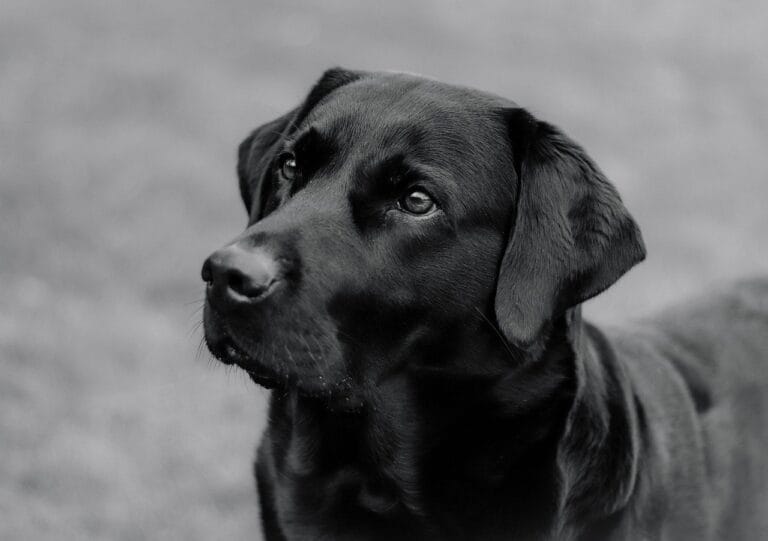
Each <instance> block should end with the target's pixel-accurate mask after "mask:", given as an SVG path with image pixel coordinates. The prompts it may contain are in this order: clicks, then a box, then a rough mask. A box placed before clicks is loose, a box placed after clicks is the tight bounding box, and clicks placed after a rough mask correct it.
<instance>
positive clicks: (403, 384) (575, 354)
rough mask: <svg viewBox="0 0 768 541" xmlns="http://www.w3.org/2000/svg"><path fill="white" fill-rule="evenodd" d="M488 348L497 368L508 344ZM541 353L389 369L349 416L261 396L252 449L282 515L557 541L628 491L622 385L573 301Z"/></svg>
mask: <svg viewBox="0 0 768 541" xmlns="http://www.w3.org/2000/svg"><path fill="white" fill-rule="evenodd" d="M556 333H561V336H557V335H556ZM492 349H493V350H494V352H493V354H494V355H496V357H497V358H496V359H493V360H492V361H491V364H492V362H499V363H501V364H503V363H504V362H505V361H504V357H507V360H506V362H507V366H508V352H507V351H505V350H504V349H503V348H501V347H499V346H498V344H497V345H496V346H494V348H492ZM543 351H544V352H543V354H542V355H541V356H540V358H537V359H533V360H528V361H527V362H524V363H522V364H520V365H519V366H516V367H513V368H507V370H506V373H499V374H493V375H483V376H482V377H472V378H468V379H465V380H456V379H454V378H447V379H444V380H441V379H440V378H434V377H430V375H427V376H425V375H424V374H422V373H419V372H416V373H410V374H407V375H403V376H402V377H399V378H392V379H391V380H389V381H387V382H386V383H384V384H382V386H381V388H380V389H379V391H380V392H379V393H378V394H377V396H376V399H375V400H373V401H371V402H370V403H368V404H366V405H365V407H364V408H362V409H361V410H360V411H330V410H328V409H327V408H323V407H320V406H319V405H318V403H317V400H316V399H309V398H304V397H302V396H300V395H298V394H296V393H290V392H289V393H274V394H273V398H272V403H271V412H270V419H271V422H270V427H269V430H268V434H267V438H266V440H265V445H270V446H272V449H273V453H271V455H272V456H273V457H275V459H274V462H275V463H274V464H273V467H274V469H275V471H276V473H277V474H278V475H277V478H279V479H282V480H283V481H288V482H287V483H285V485H284V486H283V487H282V490H288V491H290V496H288V495H286V497H284V498H283V501H292V502H294V503H293V505H294V506H296V508H295V509H293V510H291V511H290V513H291V514H292V515H293V516H294V517H296V519H297V520H298V519H301V517H306V516H312V515H313V514H315V513H318V512H320V511H319V510H321V509H325V511H326V514H327V515H328V516H332V517H333V516H336V517H343V520H344V521H349V520H353V521H354V518H351V517H355V516H357V517H359V520H360V524H375V522H376V519H377V518H380V520H381V524H380V525H379V526H377V528H379V530H378V531H385V530H381V528H386V527H389V525H393V524H394V525H398V524H401V525H402V531H411V532H413V531H418V528H419V524H420V523H421V522H422V520H421V519H423V518H427V517H428V518H429V521H424V522H429V523H439V524H442V525H443V527H444V530H443V531H442V532H440V535H439V536H438V537H440V538H448V539H451V538H457V539H459V538H472V536H474V537H477V538H483V537H482V536H479V534H480V533H481V532H479V531H478V527H479V526H478V524H486V525H487V526H488V529H489V531H491V530H492V531H499V529H500V528H499V527H500V526H503V529H504V531H508V532H510V533H512V534H514V533H515V532H517V533H518V534H519V535H521V536H523V535H528V534H530V533H531V532H539V533H541V532H542V531H545V530H547V531H550V532H552V531H555V532H556V533H557V534H559V535H560V536H561V537H562V538H566V536H567V535H571V533H573V531H574V530H573V524H574V523H575V522H579V523H584V522H585V518H588V519H589V521H590V522H592V523H593V524H599V523H601V521H602V520H603V519H605V518H606V517H608V516H610V515H611V514H613V513H615V512H617V511H618V510H619V508H618V507H617V505H616V503H615V502H619V504H621V503H622V502H624V503H625V502H626V501H627V499H628V498H629V495H630V494H631V492H632V490H633V486H634V478H635V472H636V467H635V466H636V461H637V456H638V449H637V445H638V441H639V438H638V435H637V431H638V428H637V426H638V418H637V412H636V410H635V404H633V403H629V402H627V399H626V397H628V396H632V393H631V389H627V388H626V386H627V385H628V384H627V380H626V378H625V377H624V375H623V373H622V371H621V367H620V365H619V364H618V363H617V362H616V359H615V358H613V356H612V352H611V350H610V348H609V347H608V346H607V344H606V343H604V341H603V340H602V336H601V335H600V333H599V332H598V331H597V330H596V329H594V328H593V327H591V326H589V325H586V324H583V323H582V322H581V317H580V313H579V311H578V310H572V311H570V312H569V313H568V314H566V316H565V317H564V318H563V321H562V322H558V324H556V325H555V326H554V328H553V331H552V337H551V339H550V340H549V344H548V346H547V347H546V348H544V349H543ZM626 391H629V392H626ZM278 484H280V482H278ZM277 490H281V488H280V487H277ZM601 501H604V502H606V505H601V503H600V502H601ZM607 502H611V506H609V505H608V503H607ZM494 505H498V508H494V507H493V506H494ZM590 509H600V510H601V511H599V512H597V513H595V512H593V511H588V510H590ZM283 512H288V511H287V510H284V511H283ZM587 513H592V514H593V515H594V516H590V515H588V514H587ZM554 517H557V520H554V519H553V518H554ZM406 524H407V526H406ZM340 527H341V526H340ZM361 527H362V526H361ZM464 528H470V529H469V530H464ZM396 532H399V530H394V531H391V532H390V533H391V534H393V535H394V533H396ZM470 532H471V533H472V536H469V537H468V534H469V533H470ZM356 535H360V534H359V533H358V534H356ZM423 535H425V536H427V537H428V536H429V533H428V532H423ZM361 538H365V537H362V536H361Z"/></svg>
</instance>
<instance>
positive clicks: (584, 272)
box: [495, 108, 645, 349]
mask: <svg viewBox="0 0 768 541" xmlns="http://www.w3.org/2000/svg"><path fill="white" fill-rule="evenodd" d="M504 117H505V122H506V125H507V127H508V134H509V138H510V141H511V144H512V155H513V163H514V167H515V172H516V174H517V186H518V187H517V197H516V208H515V215H514V222H513V225H512V228H511V230H510V233H509V239H508V241H507V247H506V252H505V254H504V256H503V258H502V261H501V266H500V268H499V276H498V283H497V290H496V299H495V310H496V317H497V321H498V323H499V327H500V328H501V330H502V332H503V333H504V335H505V336H506V338H507V339H508V340H509V341H510V342H511V343H512V344H514V345H516V346H517V347H519V348H521V349H531V348H532V347H533V346H534V345H535V344H537V343H539V342H541V340H542V338H544V337H545V336H546V335H547V334H548V329H549V328H550V326H551V324H552V323H553V322H554V321H555V320H556V318H557V317H559V316H560V315H561V314H563V313H564V312H565V310H567V309H568V308H570V307H572V306H575V305H577V304H579V303H581V302H583V301H585V300H587V299H589V298H591V297H593V296H595V295H597V294H598V293H600V292H601V291H603V290H604V289H606V288H607V287H608V286H610V285H611V284H613V283H614V282H615V281H616V280H618V279H619V278H620V277H621V276H622V275H623V274H624V273H625V272H627V271H628V270H629V269H630V268H631V267H633V266H634V265H635V264H637V263H639V262H640V261H642V260H643V259H644V258H645V247H644V245H643V240H642V237H641V235H640V230H639V229H638V227H637V224H636V223H635V221H634V220H633V219H632V217H631V216H630V215H629V212H628V211H627V209H626V208H625V207H624V205H623V203H622V202H621V198H620V197H619V194H618V193H617V192H616V189H615V188H614V187H613V186H612V185H611V183H610V182H609V181H608V179H606V178H605V176H603V174H602V172H601V171H600V170H599V169H598V168H597V166H596V165H595V164H594V163H593V162H592V160H591V159H590V158H589V157H588V156H587V154H586V153H585V152H584V150H583V149H582V148H581V147H580V146H578V145H577V144H576V143H574V142H573V141H572V140H570V139H569V138H568V137H566V136H565V135H564V134H563V133H561V132H560V131H559V130H558V129H556V128H555V127H553V126H551V125H549V124H547V123H545V122H541V121H539V120H537V119H536V118H534V117H533V116H532V115H531V114H529V113H528V112H527V111H525V110H523V109H518V108H513V109H508V110H505V111H504Z"/></svg>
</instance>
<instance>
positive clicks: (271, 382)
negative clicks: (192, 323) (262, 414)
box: [205, 311, 279, 389]
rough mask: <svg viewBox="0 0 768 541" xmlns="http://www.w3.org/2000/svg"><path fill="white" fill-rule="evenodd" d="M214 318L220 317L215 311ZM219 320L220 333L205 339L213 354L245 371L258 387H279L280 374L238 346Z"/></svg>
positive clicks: (223, 361) (225, 362)
mask: <svg viewBox="0 0 768 541" xmlns="http://www.w3.org/2000/svg"><path fill="white" fill-rule="evenodd" d="M213 316H214V317H218V314H216V313H215V311H214V313H213ZM218 319H219V324H218V325H219V329H218V331H216V332H213V333H211V334H212V335H213V336H209V335H206V339H205V341H206V344H207V345H208V350H209V351H210V352H211V354H213V356H214V357H216V359H218V360H219V361H221V362H222V363H224V364H226V365H236V366H238V367H240V368H242V369H243V370H245V371H246V372H247V373H248V375H249V376H250V378H251V379H252V380H253V381H254V383H256V384H257V385H261V386H262V387H266V388H268V389H271V388H273V387H275V386H277V383H278V381H279V378H278V374H277V373H275V371H274V370H271V369H269V368H267V367H266V366H264V365H263V363H261V362H259V360H258V359H257V358H256V357H255V356H253V355H251V354H249V353H248V352H247V351H246V350H245V348H243V347H241V346H240V345H238V344H237V342H236V341H235V340H234V338H233V337H232V335H231V333H230V332H229V331H228V329H226V328H224V327H223V326H222V323H221V319H220V318H218Z"/></svg>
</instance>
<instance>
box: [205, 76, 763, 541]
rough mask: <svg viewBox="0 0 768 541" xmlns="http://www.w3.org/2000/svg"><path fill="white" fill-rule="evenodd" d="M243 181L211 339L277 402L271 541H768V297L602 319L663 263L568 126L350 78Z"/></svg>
mask: <svg viewBox="0 0 768 541" xmlns="http://www.w3.org/2000/svg"><path fill="white" fill-rule="evenodd" d="M237 173H238V176H239V187H240V192H241V195H242V198H243V201H244V203H245V206H246V208H247V210H248V213H249V221H248V226H247V228H246V229H245V231H244V232H243V233H242V234H240V235H239V236H238V237H237V238H235V239H234V240H233V241H232V242H231V243H229V244H227V245H226V246H225V247H223V248H221V249H220V250H218V251H216V252H214V253H213V254H212V255H211V256H210V257H209V258H208V259H207V260H206V261H205V263H204V265H203V268H202V277H203V280H204V281H205V283H206V303H205V309H204V328H205V337H206V342H207V345H208V348H209V349H210V351H211V352H212V353H213V355H214V356H216V357H217V358H218V359H220V360H221V361H223V362H224V363H228V364H235V365H238V366H240V367H241V368H243V369H244V370H246V371H247V372H248V374H250V377H251V378H252V379H253V381H255V382H256V383H257V384H259V385H262V386H264V387H267V388H270V389H273V392H272V393H271V398H270V404H269V413H268V415H269V422H268V428H267V429H266V432H265V434H264V436H263V440H262V442H261V444H260V446H259V449H258V452H257V460H256V465H255V475H256V478H257V485H258V495H259V501H260V506H261V520H262V526H263V530H264V535H265V538H266V539H267V540H269V541H276V540H284V541H288V540H317V539H323V540H356V541H361V540H392V539H395V540H400V541H404V540H515V539H523V540H528V539H551V540H554V539H556V540H590V541H591V540H602V539H624V540H638V539H643V540H657V539H667V540H684V539H692V540H697V541H700V540H708V539H709V540H712V539H729V540H734V539H745V540H746V539H749V540H756V539H768V512H766V511H768V468H767V467H766V461H765V458H764V457H765V455H766V454H768V413H767V412H768V394H767V393H766V391H767V390H768V359H767V357H768V279H753V280H749V281H744V282H741V283H738V284H737V285H734V286H733V287H731V288H729V289H727V290H725V291H720V292H709V293H708V294H707V295H706V298H703V299H702V300H700V301H695V302H692V303H691V304H688V305H685V306H682V307H680V308H676V309H672V310H669V311H667V312H664V313H662V314H661V315H659V316H658V317H657V318H655V319H654V320H652V321H641V322H639V323H637V324H636V325H635V326H634V327H626V328H598V327H596V326H593V325H591V324H590V323H588V322H587V321H585V320H583V319H582V317H581V310H580V305H581V303H583V302H584V301H586V300H587V299H590V298H592V297H594V296H595V295H597V294H599V293H600V292H602V291H603V290H605V289H606V288H608V287H609V286H611V285H612V284H613V283H615V282H616V281H617V280H618V279H619V278H620V277H621V276H622V275H624V274H625V273H626V272H627V271H628V270H629V269H631V268H632V267H633V266H634V265H636V264H637V263H639V262H640V261H642V260H643V259H644V257H645V247H644V243H643V240H642V237H641V233H640V230H639V228H638V226H637V224H636V222H635V221H634V219H633V218H632V217H631V215H630V214H629V212H628V211H627V209H626V208H625V206H624V204H623V203H622V200H621V198H620V197H619V195H618V193H617V191H616V189H615V188H614V186H613V185H612V184H611V183H610V182H609V181H608V180H607V178H606V177H605V176H604V175H603V173H602V172H601V171H600V169H599V168H598V167H597V166H596V165H595V164H594V163H593V161H592V160H591V159H590V158H589V156H588V155H587V154H586V153H585V151H584V150H583V149H582V148H581V147H580V146H579V145H578V144H576V143H575V142H574V141H573V140H571V139H570V138H569V137H568V136H566V135H565V134H564V133H563V132H562V131H561V130H559V129H558V128H556V127H554V126H553V125H551V124H548V123H546V122H544V121H541V120H539V119H537V118H535V117H534V116H533V115H532V114H531V113H529V112H528V111H527V110H525V109H524V108H522V107H520V106H518V105H517V104H516V103H514V102H511V101H508V100H506V99H503V98H501V97H497V96H494V95H491V94H487V93H483V92H480V91H477V90H473V89H468V88H463V87H458V86H452V85H448V84H443V83H440V82H437V81H434V80H430V79H426V78H422V77H419V76H415V75H409V74H399V73H390V72H364V71H352V70H345V69H341V68H335V69H331V70H328V71H327V72H325V74H324V75H323V76H322V77H321V78H320V79H319V80H318V81H317V83H316V84H315V85H314V87H313V88H312V89H311V91H310V92H309V94H308V95H307V97H306V99H305V100H304V101H303V102H302V103H301V104H300V105H299V106H298V107H296V108H295V109H293V110H291V111H290V112H288V113H287V114H285V115H283V116H281V117H279V118H277V119H275V120H273V121H271V122H268V123H267V124H264V125H263V126H261V127H259V128H257V129H256V130H254V131H253V132H252V133H251V134H250V136H249V137H248V138H247V139H245V141H243V142H242V143H241V144H240V147H239V152H238V164H237Z"/></svg>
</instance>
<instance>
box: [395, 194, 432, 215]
mask: <svg viewBox="0 0 768 541" xmlns="http://www.w3.org/2000/svg"><path fill="white" fill-rule="evenodd" d="M397 206H398V208H399V209H400V210H404V211H405V212H408V213H409V214H418V215H420V216H423V215H424V214H429V213H431V212H433V211H434V210H435V209H436V208H437V205H435V202H434V201H433V200H432V198H431V197H430V196H429V194H428V193H426V192H424V191H422V190H412V191H410V192H408V193H407V194H406V195H404V196H403V197H401V198H400V200H399V201H398V202H397Z"/></svg>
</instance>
